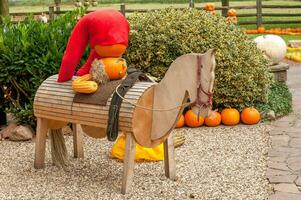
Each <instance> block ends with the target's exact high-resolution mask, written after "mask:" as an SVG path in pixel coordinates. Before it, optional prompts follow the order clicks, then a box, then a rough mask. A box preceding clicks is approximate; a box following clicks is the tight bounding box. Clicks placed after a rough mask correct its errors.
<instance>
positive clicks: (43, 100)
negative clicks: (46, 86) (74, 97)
mask: <svg viewBox="0 0 301 200" xmlns="http://www.w3.org/2000/svg"><path fill="white" fill-rule="evenodd" d="M35 104H43V105H44V104H55V105H67V106H71V105H72V101H66V100H58V99H47V98H40V97H37V98H35V100H34V105H35Z"/></svg>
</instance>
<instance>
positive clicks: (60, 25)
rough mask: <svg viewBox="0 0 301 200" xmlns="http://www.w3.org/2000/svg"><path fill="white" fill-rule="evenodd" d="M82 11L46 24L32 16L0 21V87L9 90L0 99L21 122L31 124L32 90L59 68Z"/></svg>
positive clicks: (32, 119) (68, 14)
mask: <svg viewBox="0 0 301 200" xmlns="http://www.w3.org/2000/svg"><path fill="white" fill-rule="evenodd" d="M83 13H84V10H77V11H73V12H70V13H67V14H66V15H64V16H61V17H59V18H58V19H57V20H54V21H52V22H50V23H47V24H45V23H41V22H38V21H35V20H33V18H32V17H28V18H27V19H26V20H25V21H24V22H20V23H17V24H13V23H12V22H10V21H8V20H4V22H3V23H0V90H1V91H2V93H3V91H6V93H7V94H10V95H8V96H6V97H5V98H4V96H3V94H2V97H0V100H1V99H5V100H6V101H8V102H9V104H8V105H5V107H6V110H7V109H8V110H9V111H10V112H12V113H14V114H15V115H16V117H17V118H18V119H19V121H20V123H29V124H32V125H33V124H34V118H33V110H32V103H33V99H34V95H35V92H36V90H37V88H38V87H39V86H40V84H41V83H42V81H43V80H45V79H46V78H47V77H49V76H50V75H53V74H56V73H57V72H58V69H59V66H60V63H61V59H62V56H63V53H64V51H65V47H66V44H67V41H68V38H69V36H70V33H71V30H72V29H73V26H74V25H75V23H76V21H77V18H78V17H79V16H80V15H82V14H83ZM0 94H1V93H0ZM1 104H3V101H1V102H0V107H1V106H4V105H1Z"/></svg>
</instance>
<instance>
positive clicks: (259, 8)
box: [10, 0, 301, 27]
mask: <svg viewBox="0 0 301 200" xmlns="http://www.w3.org/2000/svg"><path fill="white" fill-rule="evenodd" d="M188 6H189V7H191V8H196V9H203V8H201V7H196V6H195V1H194V0H189V4H188ZM55 8H56V9H55ZM230 8H233V9H236V10H246V9H248V10H254V13H248V14H238V15H237V16H238V18H244V17H255V18H256V20H250V21H245V20H243V21H240V22H239V25H252V24H253V25H254V24H256V26H257V27H260V26H262V25H263V24H301V20H299V19H298V18H297V17H301V12H300V13H275V12H273V13H265V12H264V9H272V10H273V9H300V8H301V3H300V5H264V1H263V0H256V5H251V6H230V5H229V4H228V3H227V1H224V0H222V6H218V7H216V10H221V11H222V15H223V16H226V15H227V11H228V10H229V9H230ZM179 9H181V8H179ZM155 10H158V9H127V8H126V3H125V0H121V1H120V12H121V13H123V14H124V15H125V14H126V13H133V12H151V11H155ZM66 12H67V11H61V10H60V8H59V6H58V5H55V6H50V7H49V11H46V12H44V13H45V14H47V15H49V19H50V20H52V19H54V18H55V15H61V14H64V13H66ZM88 12H91V11H88ZM28 14H29V13H25V12H18V13H10V15H11V16H24V15H28ZM30 14H33V15H41V14H42V12H31V13H30ZM265 17H276V18H279V17H296V18H297V19H296V20H278V19H275V20H266V19H264V18H265Z"/></svg>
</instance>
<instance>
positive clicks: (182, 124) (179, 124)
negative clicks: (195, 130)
mask: <svg viewBox="0 0 301 200" xmlns="http://www.w3.org/2000/svg"><path fill="white" fill-rule="evenodd" d="M184 124H185V118H184V115H181V116H180V119H179V120H178V122H177V124H176V128H181V127H183V126H184Z"/></svg>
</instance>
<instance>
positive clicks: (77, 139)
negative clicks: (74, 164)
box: [72, 123, 84, 158]
mask: <svg viewBox="0 0 301 200" xmlns="http://www.w3.org/2000/svg"><path fill="white" fill-rule="evenodd" d="M72 131H73V152H74V158H84V148H83V131H82V128H81V126H80V124H74V123H73V124H72Z"/></svg>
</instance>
